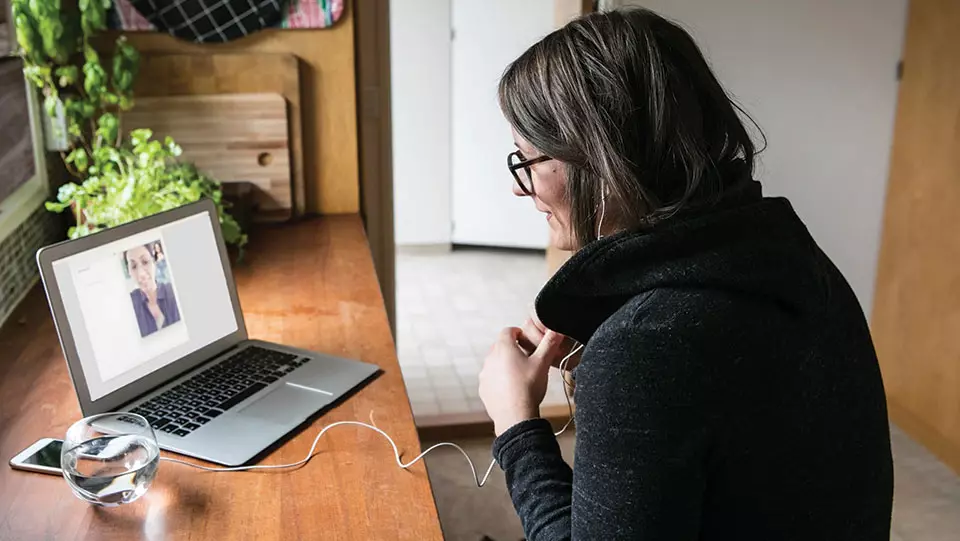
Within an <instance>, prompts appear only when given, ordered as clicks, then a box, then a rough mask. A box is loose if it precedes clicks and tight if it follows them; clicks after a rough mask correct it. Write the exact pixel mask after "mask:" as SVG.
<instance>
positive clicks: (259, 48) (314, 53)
mask: <svg viewBox="0 0 960 541" xmlns="http://www.w3.org/2000/svg"><path fill="white" fill-rule="evenodd" d="M127 36H128V38H129V40H130V43H131V44H133V45H134V46H136V47H137V48H138V49H139V50H140V51H141V52H142V53H144V54H157V53H179V54H194V55H204V54H223V53H241V54H242V53H274V54H290V55H294V56H296V57H297V58H298V59H299V60H300V89H301V91H300V96H301V100H302V104H301V105H302V111H301V119H302V120H303V130H302V131H303V134H302V137H303V157H304V178H305V182H306V202H307V205H306V210H307V212H319V213H322V214H338V213H356V212H359V210H360V195H359V174H358V162H357V109H356V107H357V106H356V104H357V101H356V81H355V69H354V58H355V55H354V15H353V2H349V1H348V2H347V6H346V12H345V13H344V15H343V18H342V19H341V20H340V22H338V23H337V24H336V25H334V26H333V27H332V28H328V29H319V30H264V31H261V32H257V33H256V34H253V35H251V36H248V37H246V38H243V39H240V40H236V41H232V42H229V43H223V44H205V45H199V44H196V43H189V42H185V41H180V40H178V39H176V38H173V37H171V36H169V35H167V34H162V33H157V32H131V33H128V34H127ZM153 75H154V74H151V73H150V72H149V71H145V72H143V73H141V75H140V77H141V80H144V79H146V80H151V79H152V78H153ZM234 76H235V77H236V78H238V79H239V78H243V79H257V78H261V77H265V76H269V75H268V74H264V73H260V72H258V70H257V68H256V66H255V65H248V66H244V65H241V66H238V67H237V71H236V72H235V74H234ZM261 91H263V90H261ZM251 92H252V90H251Z"/></svg>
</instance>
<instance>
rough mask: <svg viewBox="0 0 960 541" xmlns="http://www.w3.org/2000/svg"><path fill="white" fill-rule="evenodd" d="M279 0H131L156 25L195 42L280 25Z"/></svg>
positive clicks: (226, 39) (233, 35)
mask: <svg viewBox="0 0 960 541" xmlns="http://www.w3.org/2000/svg"><path fill="white" fill-rule="evenodd" d="M282 3H283V2H282V1H281V0H131V4H132V5H133V7H135V8H136V9H137V11H139V12H140V13H142V14H143V15H144V16H145V17H146V18H147V20H149V21H150V22H151V23H153V25H154V26H156V27H157V28H158V29H160V30H162V31H165V32H168V33H170V34H172V35H174V36H176V37H178V38H181V39H186V40H190V41H195V42H197V43H208V42H224V41H230V40H233V39H237V38H240V37H243V36H246V35H249V34H251V33H253V32H256V31H258V30H262V29H264V28H269V27H272V26H279V25H280V23H281V21H282V18H283V12H284V10H283V6H281V4H282Z"/></svg>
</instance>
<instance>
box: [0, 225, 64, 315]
mask: <svg viewBox="0 0 960 541" xmlns="http://www.w3.org/2000/svg"><path fill="white" fill-rule="evenodd" d="M65 231H66V229H64V228H63V219H62V217H61V216H59V215H57V214H53V213H50V212H47V211H46V209H44V208H43V207H40V208H38V209H37V210H36V211H35V212H34V213H33V214H31V215H30V217H29V218H27V220H26V221H25V222H23V223H22V224H20V227H18V228H16V229H15V230H14V231H13V233H11V234H10V236H8V237H7V238H6V239H4V240H3V241H0V323H2V322H3V321H5V320H6V319H7V316H9V315H10V312H12V311H13V309H14V308H16V306H17V303H19V302H20V300H21V299H22V298H23V296H24V294H26V292H27V291H29V290H30V288H31V287H32V286H33V284H35V283H36V281H37V279H38V278H39V277H40V272H39V270H38V269H37V259H36V255H37V250H39V249H40V248H42V247H43V246H46V245H48V244H52V243H54V242H57V241H60V240H63V238H64V237H65V234H64V233H65Z"/></svg>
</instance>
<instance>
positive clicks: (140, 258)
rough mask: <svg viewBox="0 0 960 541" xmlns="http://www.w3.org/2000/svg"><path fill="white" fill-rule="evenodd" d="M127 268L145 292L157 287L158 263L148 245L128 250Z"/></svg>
mask: <svg viewBox="0 0 960 541" xmlns="http://www.w3.org/2000/svg"><path fill="white" fill-rule="evenodd" d="M127 270H128V271H130V276H132V277H133V279H134V280H136V281H137V285H138V286H140V290H141V291H143V292H144V293H148V292H151V291H155V290H156V289H157V264H156V263H155V262H154V261H153V257H152V256H151V255H150V250H147V248H146V247H144V246H137V247H136V248H133V249H130V250H127Z"/></svg>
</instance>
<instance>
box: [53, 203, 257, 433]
mask: <svg viewBox="0 0 960 541" xmlns="http://www.w3.org/2000/svg"><path fill="white" fill-rule="evenodd" d="M203 213H207V216H208V217H209V218H210V226H211V227H212V228H213V231H214V236H215V238H216V242H217V249H218V251H219V254H220V264H221V265H222V266H223V274H224V276H225V277H226V280H227V289H228V291H229V293H230V301H231V302H232V303H233V312H234V317H235V319H236V323H237V330H236V331H235V332H233V333H231V334H228V335H226V336H224V337H223V338H220V339H219V340H217V341H215V342H212V343H210V344H208V345H206V346H204V347H202V348H200V349H198V350H197V351H194V352H193V353H191V354H189V355H186V356H185V357H183V358H181V359H179V360H177V361H174V362H172V363H170V364H168V365H166V366H164V367H162V368H159V369H157V370H155V371H153V372H151V373H150V374H147V375H146V376H144V377H142V378H140V379H137V380H136V381H133V382H131V383H129V384H127V385H124V386H123V387H121V388H119V389H117V390H115V391H113V392H111V393H109V394H107V395H104V396H102V397H100V398H99V399H97V400H91V399H90V390H89V388H88V387H87V379H86V376H85V374H84V371H83V365H82V364H81V363H80V356H79V354H78V352H77V346H76V342H75V340H74V337H73V333H72V332H71V331H70V325H69V322H68V319H67V314H66V311H65V309H64V304H63V297H62V295H61V291H60V288H59V286H58V284H57V276H56V273H54V271H53V264H54V263H55V262H56V261H59V260H62V259H65V258H68V257H71V256H73V255H76V254H79V253H82V252H86V251H88V250H93V249H96V248H97V247H99V246H103V245H105V244H109V243H111V242H114V241H118V240H122V239H124V238H126V237H130V236H132V235H136V234H138V233H141V232H143V231H147V230H150V229H154V228H157V227H163V226H164V225H167V224H170V223H173V222H176V221H178V220H182V219H184V218H189V217H191V216H195V215H200V214H203ZM37 265H38V266H39V267H40V278H41V280H42V281H43V288H44V290H45V291H46V294H47V300H48V301H49V304H50V311H51V313H52V315H53V322H54V325H55V326H56V329H57V336H59V338H60V346H61V348H62V349H63V355H64V358H65V359H66V361H67V369H68V370H69V371H70V378H71V379H72V380H73V386H74V388H75V389H76V391H77V398H78V399H79V401H80V411H81V412H82V413H83V415H84V416H88V415H95V414H97V413H103V412H107V411H112V410H115V409H116V408H117V407H118V406H122V405H124V404H127V403H129V402H131V401H133V400H135V399H136V398H138V397H140V396H142V395H143V394H144V393H146V392H147V391H150V390H151V389H154V388H156V387H157V386H159V385H162V384H164V383H166V382H168V381H170V380H172V379H174V378H177V377H178V376H180V375H182V374H184V373H186V372H189V371H190V370H193V369H194V368H196V367H197V366H199V365H201V364H203V363H204V362H206V361H208V360H210V359H212V358H213V357H215V356H217V355H219V354H220V353H222V352H224V351H226V350H228V349H230V348H232V347H234V346H236V345H237V344H239V343H240V342H243V341H244V340H246V339H247V329H246V326H245V324H244V321H243V313H242V311H241V308H240V299H239V297H238V296H237V288H236V285H235V284H234V280H233V272H232V271H231V268H230V258H229V255H228V253H227V248H226V245H225V244H224V242H223V233H222V231H221V230H220V221H219V216H218V214H217V208H216V206H215V205H214V204H213V201H211V200H210V199H201V200H200V201H197V202H196V203H190V204H187V205H184V206H182V207H178V208H176V209H173V210H169V211H166V212H162V213H159V214H155V215H153V216H149V217H146V218H142V219H140V220H136V221H133V222H130V223H127V224H124V225H120V226H117V227H112V228H110V229H105V230H103V231H100V232H98V233H94V234H92V235H88V236H86V237H82V238H79V239H75V240H68V241H64V242H61V243H58V244H54V245H51V246H47V247H44V248H41V249H40V250H39V251H38V252H37Z"/></svg>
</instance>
